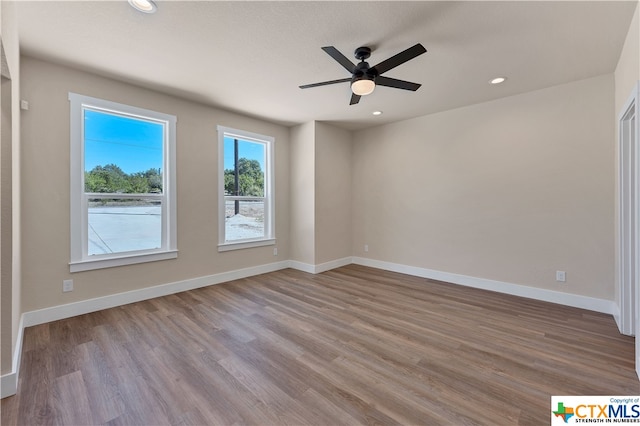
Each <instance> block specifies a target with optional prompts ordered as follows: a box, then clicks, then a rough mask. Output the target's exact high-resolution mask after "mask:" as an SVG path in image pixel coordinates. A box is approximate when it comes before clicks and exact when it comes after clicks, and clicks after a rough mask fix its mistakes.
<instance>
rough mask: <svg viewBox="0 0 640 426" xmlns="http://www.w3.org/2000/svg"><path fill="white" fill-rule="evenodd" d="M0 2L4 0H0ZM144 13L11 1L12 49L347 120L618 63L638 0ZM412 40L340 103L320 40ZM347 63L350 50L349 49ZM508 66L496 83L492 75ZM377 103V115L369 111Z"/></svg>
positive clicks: (388, 47) (342, 91)
mask: <svg viewBox="0 0 640 426" xmlns="http://www.w3.org/2000/svg"><path fill="white" fill-rule="evenodd" d="M3 1H5V0H3ZM157 3H158V11H157V13H155V14H153V15H147V14H143V13H140V12H137V11H135V10H134V9H132V8H131V7H130V6H129V5H128V3H127V2H126V1H124V0H122V1H90V2H89V1H71V2H60V1H44V2H32V1H21V2H18V4H17V8H16V9H17V20H18V31H19V37H20V43H21V48H22V52H23V53H24V54H26V55H29V56H34V57H39V58H43V59H47V60H51V61H54V62H59V63H62V64H67V65H71V66H74V67H78V68H81V69H86V70H91V71H93V72H97V73H98V74H102V75H105V76H109V77H113V78H115V79H119V80H123V81H127V82H131V83H134V84H138V85H141V86H144V87H148V88H152V89H156V90H160V91H163V92H167V93H171V94H175V95H178V96H182V97H186V98H189V99H194V100H196V101H199V102H203V103H207V104H211V105H214V106H218V107H222V108H225V109H229V110H233V111H238V112H242V113H244V114H248V115H251V116H256V117H260V118H264V119H267V120H270V121H275V122H278V123H282V124H285V125H292V124H296V123H303V122H307V121H310V120H321V121H328V122H332V123H334V124H336V125H339V126H341V127H344V128H347V129H358V128H362V127H366V126H368V125H372V124H380V123H384V122H390V121H397V120H401V119H405V118H410V117H416V116H420V115H425V114H429V113H433V112H438V111H443V110H447V109H452V108H456V107H460V106H464V105H469V104H474V103H478V102H483V101H487V100H491V99H495V98H500V97H504V96H509V95H514V94H517V93H523V92H527V91H531V90H535V89H540V88H544V87H550V86H553V85H557V84H562V83H566V82H569V81H574V80H580V79H584V78H589V77H593V76H597V75H602V74H606V73H611V72H613V71H614V69H615V66H616V63H617V60H618V57H619V55H620V52H621V49H622V45H623V43H624V39H625V36H626V33H627V30H628V27H629V24H630V22H631V18H632V16H633V11H634V10H635V7H636V2H635V1H602V2H595V1H569V2H562V1H548V2H543V1H533V2H526V1H510V2H505V1H502V2H485V1H469V2H457V1H441V2H435V1H425V2H398V1H390V2H386V1H376V2H361V1H356V2H306V1H304V2H303V1H299V2H281V1H276V2H271V1H259V2H235V1H234V2H223V1H193V2H186V1H157ZM415 43H422V44H423V45H424V46H425V47H426V49H427V51H428V52H427V53H426V54H424V55H421V56H419V57H417V58H415V59H414V60H412V61H409V62H407V63H405V64H403V65H401V66H399V67H398V68H395V69H393V70H391V71H389V72H388V73H386V74H385V76H388V77H393V78H398V79H403V80H409V81H414V82H417V83H421V84H422V87H421V88H420V89H419V90H418V91H417V92H415V93H413V92H408V91H404V90H397V89H391V88H387V87H378V88H376V90H375V91H374V93H373V94H371V95H369V96H365V97H363V98H362V99H361V101H360V103H359V104H358V105H353V106H350V105H349V98H350V91H349V85H348V83H342V84H337V85H333V86H324V87H317V88H312V89H306V90H302V89H299V88H298V86H299V85H301V84H307V83H314V82H319V81H324V80H333V79H338V78H345V77H349V74H348V73H347V71H345V70H344V68H342V67H341V66H340V65H339V64H338V63H337V62H335V61H334V60H333V59H332V58H331V57H329V56H328V55H327V54H326V53H325V52H323V51H322V50H321V49H320V48H321V47H322V46H329V45H332V46H335V47H336V48H338V49H339V50H340V51H341V52H342V53H344V54H345V56H347V57H348V58H350V59H352V58H353V56H352V55H353V50H354V49H355V48H356V47H358V46H362V45H364V46H370V47H372V48H373V53H372V55H371V58H370V59H369V63H370V64H371V65H375V64H376V63H378V62H380V61H382V60H384V59H386V58H388V57H390V56H392V55H394V54H396V53H398V52H400V51H402V50H404V49H406V48H407V47H409V46H412V45H413V44H415ZM353 61H354V62H355V61H356V60H355V59H353ZM495 76H507V77H508V80H507V82H506V83H504V84H502V85H499V86H491V85H489V84H488V80H489V79H490V78H492V77H495ZM374 110H381V111H383V112H384V114H383V115H382V116H379V117H373V116H372V115H371V112H372V111H374Z"/></svg>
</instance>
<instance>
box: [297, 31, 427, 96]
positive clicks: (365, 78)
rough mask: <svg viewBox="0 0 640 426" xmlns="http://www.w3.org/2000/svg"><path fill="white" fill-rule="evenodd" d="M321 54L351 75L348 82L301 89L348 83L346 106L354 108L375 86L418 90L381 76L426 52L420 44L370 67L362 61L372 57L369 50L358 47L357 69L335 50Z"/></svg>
mask: <svg viewBox="0 0 640 426" xmlns="http://www.w3.org/2000/svg"><path fill="white" fill-rule="evenodd" d="M322 50H324V51H325V52H327V54H329V56H331V57H332V58H333V59H335V60H336V61H337V62H338V63H339V64H340V65H342V66H343V67H344V68H345V69H346V70H347V71H349V72H350V73H351V77H349V78H341V79H338V80H330V81H323V82H321V83H313V84H305V85H303V86H300V88H301V89H309V88H311V87H318V86H326V85H329V84H337V83H346V82H348V81H350V82H351V92H352V93H351V101H350V102H349V105H354V104H357V103H358V102H360V98H361V97H362V96H365V95H368V94H370V93H371V92H373V90H374V89H375V88H376V85H377V86H386V87H393V88H395V89H404V90H411V91H414V92H415V91H416V90H418V88H419V87H420V86H421V85H420V84H418V83H412V82H410V81H404V80H397V79H395V78H391V77H384V76H383V75H382V74H384V73H385V72H387V71H389V70H390V69H392V68H395V67H397V66H398V65H402V64H404V63H405V62H407V61H410V60H411V59H413V58H415V57H416V56H419V55H422V54H423V53H425V52H426V51H427V49H425V48H424V47H423V46H422V45H421V44H420V43H418V44H416V45H414V46H411V47H410V48H408V49H406V50H403V51H402V52H400V53H398V54H397V55H394V56H392V57H390V58H389V59H386V60H384V61H382V62H380V63H379V64H378V65H374V66H372V67H370V66H369V64H368V63H367V62H366V61H365V59H367V58H369V56H371V48H369V47H366V46H364V47H358V48H357V49H356V51H355V53H354V54H355V57H356V59H358V60H359V61H360V63H358V65H356V64H354V63H353V62H351V61H350V60H349V59H347V57H346V56H344V55H343V54H342V53H340V51H339V50H338V49H336V48H335V47H333V46H327V47H323V48H322Z"/></svg>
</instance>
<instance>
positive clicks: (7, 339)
mask: <svg viewBox="0 0 640 426" xmlns="http://www.w3.org/2000/svg"><path fill="white" fill-rule="evenodd" d="M14 14H15V11H14V4H13V3H12V2H0V22H1V23H2V25H1V32H2V45H3V48H4V51H5V57H6V60H7V64H6V65H7V66H8V69H9V73H10V75H11V81H10V82H4V83H3V84H2V89H1V90H3V92H4V91H5V90H6V89H7V88H9V89H10V92H11V105H10V108H11V112H10V113H8V112H7V111H3V112H2V118H3V121H4V120H6V119H8V118H9V117H10V120H11V126H10V132H11V135H10V144H11V146H10V147H7V146H5V147H4V149H3V151H4V152H5V153H6V152H9V155H10V158H9V159H7V158H3V159H2V164H3V166H2V167H3V168H4V166H5V165H7V164H10V174H7V173H6V171H5V170H3V171H2V174H3V178H4V179H3V185H2V186H3V188H2V189H1V190H0V192H2V194H3V200H2V202H3V204H4V203H5V201H6V199H5V197H4V196H6V192H9V194H10V197H11V200H10V201H11V202H10V205H11V206H10V207H11V212H10V220H7V218H6V217H4V215H5V214H7V213H8V212H7V211H6V206H3V212H2V214H3V218H2V227H3V228H4V227H6V226H8V227H10V230H7V229H4V230H3V232H2V236H3V238H9V239H10V241H6V240H4V241H2V254H1V255H2V267H3V271H2V282H1V286H2V288H1V293H2V326H1V329H0V336H1V337H0V345H1V346H2V353H1V354H0V355H1V362H0V364H1V371H2V374H6V373H9V372H10V371H11V368H12V362H13V353H14V350H15V346H16V342H17V340H18V333H19V329H18V325H19V321H20V316H21V315H22V310H21V306H20V305H21V295H22V292H21V273H20V265H21V256H20V252H21V239H20V238H21V237H20V236H21V234H20V223H21V220H20V212H21V210H20V208H21V203H20V200H21V198H20V194H21V185H20V179H19V176H20V109H19V99H20V98H19V94H20V49H19V46H18V32H17V28H16V25H15V20H14ZM5 96H6V94H5V93H3V97H5ZM2 108H3V109H5V108H6V106H5V104H4V102H3V104H2ZM2 124H4V123H2ZM3 127H4V126H3ZM2 133H3V134H2V137H3V139H4V141H3V144H4V143H6V136H8V135H7V131H6V129H4V128H3V129H2ZM5 191H6V192H5ZM6 265H10V266H9V273H7V271H6V270H4V268H5V266H6ZM14 373H15V372H14ZM3 394H4V390H3Z"/></svg>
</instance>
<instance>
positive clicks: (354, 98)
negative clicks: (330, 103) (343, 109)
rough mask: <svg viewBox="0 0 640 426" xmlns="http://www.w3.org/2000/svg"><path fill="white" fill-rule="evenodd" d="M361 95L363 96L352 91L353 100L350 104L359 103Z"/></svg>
mask: <svg viewBox="0 0 640 426" xmlns="http://www.w3.org/2000/svg"><path fill="white" fill-rule="evenodd" d="M361 97H362V96H360V95H356V94H355V93H351V102H349V105H355V104H357V103H358V102H360V98H361Z"/></svg>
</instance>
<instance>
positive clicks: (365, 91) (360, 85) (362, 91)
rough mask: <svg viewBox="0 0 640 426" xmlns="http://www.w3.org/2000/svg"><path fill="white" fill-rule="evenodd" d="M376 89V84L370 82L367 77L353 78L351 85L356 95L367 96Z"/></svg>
mask: <svg viewBox="0 0 640 426" xmlns="http://www.w3.org/2000/svg"><path fill="white" fill-rule="evenodd" d="M375 88H376V83H375V82H374V81H373V80H369V79H368V78H367V77H366V76H359V77H353V82H352V83H351V91H352V92H353V94H354V95H358V96H366V95H370V94H371V93H373V89H375Z"/></svg>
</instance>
